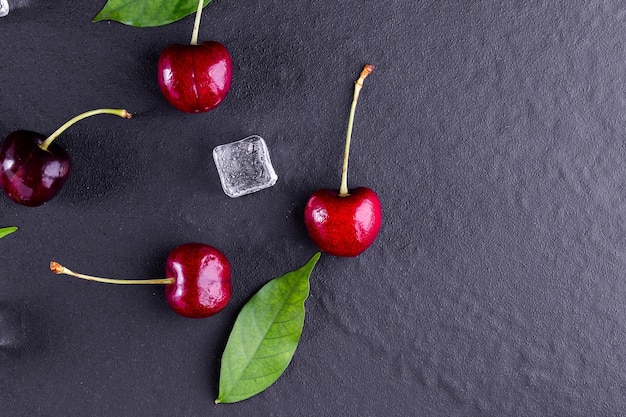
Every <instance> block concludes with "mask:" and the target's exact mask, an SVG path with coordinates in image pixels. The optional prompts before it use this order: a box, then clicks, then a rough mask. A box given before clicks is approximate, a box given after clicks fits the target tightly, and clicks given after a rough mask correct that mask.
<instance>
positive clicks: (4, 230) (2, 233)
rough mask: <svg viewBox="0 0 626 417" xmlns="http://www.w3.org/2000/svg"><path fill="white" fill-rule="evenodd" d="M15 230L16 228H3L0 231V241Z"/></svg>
mask: <svg viewBox="0 0 626 417" xmlns="http://www.w3.org/2000/svg"><path fill="white" fill-rule="evenodd" d="M16 230H17V227H3V228H2V229H0V239H2V238H3V237H5V236H6V235H10V234H11V233H13V232H15V231H16Z"/></svg>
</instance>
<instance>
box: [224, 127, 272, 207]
mask: <svg viewBox="0 0 626 417" xmlns="http://www.w3.org/2000/svg"><path fill="white" fill-rule="evenodd" d="M213 160H214V161H215V166H216V167H217V172H218V174H219V176H220V181H221V183H222V188H223V189H224V192H225V193H226V195H227V196H229V197H233V198H235V197H240V196H242V195H246V194H250V193H254V192H256V191H259V190H262V189H264V188H268V187H271V186H272V185H274V184H276V180H277V179H278V176H277V175H276V172H274V167H273V166H272V161H271V160H270V154H269V152H268V150H267V145H266V144H265V141H264V140H263V138H262V137H260V136H257V135H252V136H248V137H247V138H245V139H241V140H238V141H237V142H231V143H227V144H225V145H220V146H217V147H215V149H213Z"/></svg>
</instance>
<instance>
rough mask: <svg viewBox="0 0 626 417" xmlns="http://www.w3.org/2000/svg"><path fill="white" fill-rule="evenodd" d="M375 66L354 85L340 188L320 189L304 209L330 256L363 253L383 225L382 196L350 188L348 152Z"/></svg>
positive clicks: (316, 237)
mask: <svg viewBox="0 0 626 417" xmlns="http://www.w3.org/2000/svg"><path fill="white" fill-rule="evenodd" d="M373 69H374V66H372V65H366V66H365V68H364V69H363V71H362V72H361V75H360V77H359V79H358V80H357V81H356V83H355V84H354V97H353V100H352V106H351V109H350V117H349V119H348V132H347V134H346V146H345V151H344V159H343V169H342V173H341V186H340V188H339V191H337V190H329V189H320V190H317V191H315V192H314V193H313V194H312V195H311V196H310V197H309V199H308V201H307V203H306V206H305V208H304V224H305V226H306V230H307V232H308V234H309V237H310V238H311V240H313V242H315V244H316V245H317V246H318V247H319V248H320V249H321V250H322V251H324V252H326V253H328V254H329V255H335V256H357V255H359V254H360V253H362V252H363V251H364V250H365V249H367V248H368V247H370V246H371V244H372V243H374V241H375V240H376V236H378V232H379V231H380V227H381V224H382V208H381V204H380V200H379V198H378V195H377V194H376V193H375V192H374V191H373V190H372V189H370V188H366V187H358V188H355V189H353V190H351V191H349V190H348V155H349V152H350V140H351V137H352V125H353V123H354V113H355V110H356V104H357V101H358V98H359V93H360V91H361V88H362V87H363V80H365V78H366V77H367V76H368V75H369V74H370V73H371V72H372V71H373Z"/></svg>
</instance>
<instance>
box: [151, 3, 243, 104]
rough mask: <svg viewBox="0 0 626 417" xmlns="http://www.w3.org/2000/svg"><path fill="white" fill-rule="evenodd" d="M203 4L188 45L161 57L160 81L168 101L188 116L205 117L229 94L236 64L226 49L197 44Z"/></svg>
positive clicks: (171, 48)
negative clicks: (234, 64) (204, 115)
mask: <svg viewBox="0 0 626 417" xmlns="http://www.w3.org/2000/svg"><path fill="white" fill-rule="evenodd" d="M203 5H204V1H203V0H199V1H198V10H197V11H196V20H195V23H194V27H193V33H192V36H191V43H190V44H189V45H182V44H172V45H169V46H167V47H166V48H165V49H164V50H163V52H161V55H160V56H159V61H158V64H157V67H158V81H159V88H160V89H161V92H162V93H163V96H164V97H165V99H166V100H167V101H168V102H169V103H170V104H171V105H172V106H174V107H175V108H177V109H178V110H180V111H183V112H186V113H202V112H207V111H209V110H212V109H214V108H215V107H217V106H218V105H219V104H220V103H221V102H222V101H223V100H224V99H225V98H226V95H227V94H228V91H229V90H230V85H231V82H232V76H233V64H232V60H231V57H230V54H229V52H228V49H226V47H225V46H224V45H222V44H221V43H219V42H215V41H208V42H203V43H200V44H198V30H199V27H200V17H201V16H202V7H203Z"/></svg>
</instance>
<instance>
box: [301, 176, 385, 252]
mask: <svg viewBox="0 0 626 417" xmlns="http://www.w3.org/2000/svg"><path fill="white" fill-rule="evenodd" d="M382 217H383V212H382V209H381V206H380V200H379V199H378V195H376V193H375V192H374V191H373V190H371V189H369V188H366V187H359V188H355V189H353V190H351V192H350V194H349V195H347V196H341V195H339V192H338V191H337V190H328V189H321V190H317V191H315V192H314V193H313V194H312V195H311V197H309V201H308V202H307V204H306V207H305V208H304V224H305V226H306V230H307V232H308V233H309V236H310V237H311V240H313V242H315V244H316V245H317V246H318V247H319V248H320V249H321V250H322V251H324V252H326V253H328V254H330V255H335V256H357V255H359V254H360V253H361V252H363V251H364V250H365V249H367V248H368V247H369V246H370V245H371V244H372V243H374V240H376V236H377V235H378V232H379V231H380V226H381V224H382Z"/></svg>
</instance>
